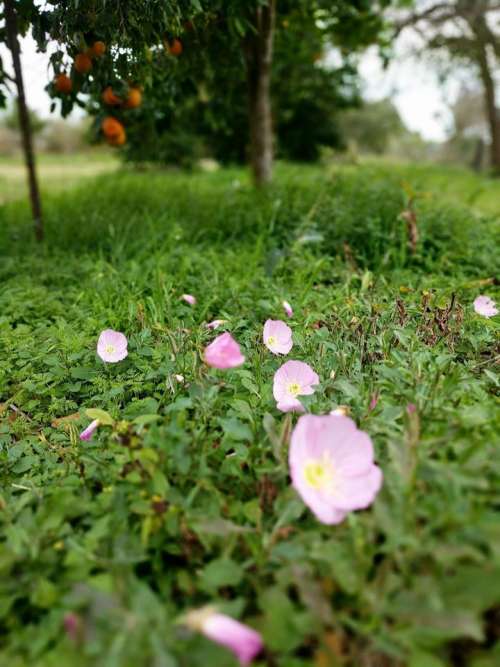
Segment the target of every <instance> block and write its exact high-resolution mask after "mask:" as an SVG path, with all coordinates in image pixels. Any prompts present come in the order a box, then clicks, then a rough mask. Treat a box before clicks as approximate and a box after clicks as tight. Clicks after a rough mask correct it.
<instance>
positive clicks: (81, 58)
mask: <svg viewBox="0 0 500 667" xmlns="http://www.w3.org/2000/svg"><path fill="white" fill-rule="evenodd" d="M74 64H75V69H76V71H77V72H78V73H79V74H87V72H90V70H91V69H92V60H91V59H90V58H89V56H88V55H87V54H86V53H79V54H78V55H77V56H76V57H75V63H74Z"/></svg>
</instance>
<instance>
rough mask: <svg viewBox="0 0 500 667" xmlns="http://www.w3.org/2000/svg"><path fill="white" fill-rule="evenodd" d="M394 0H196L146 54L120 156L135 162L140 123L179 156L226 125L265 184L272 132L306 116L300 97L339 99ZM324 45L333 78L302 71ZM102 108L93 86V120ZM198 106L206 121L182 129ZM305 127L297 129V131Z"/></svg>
mask: <svg viewBox="0 0 500 667" xmlns="http://www.w3.org/2000/svg"><path fill="white" fill-rule="evenodd" d="M394 4H407V2H405V0H400V1H398V0H377V1H373V0H349V1H347V0H281V2H280V3H279V5H277V3H276V0H250V1H248V0H210V1H208V0H206V1H204V2H201V1H200V7H201V9H202V11H200V12H198V13H195V14H194V15H193V16H192V17H191V18H190V19H189V20H187V21H183V22H182V25H181V26H180V32H178V33H177V34H176V33H174V32H172V31H169V33H168V34H167V35H166V36H165V38H164V39H163V40H162V42H161V43H160V44H159V45H158V46H157V47H155V48H154V49H152V50H151V51H150V52H149V55H150V58H151V65H152V68H151V70H150V76H149V77H148V78H147V79H145V80H144V83H145V84H146V86H148V85H149V88H148V89H147V90H146V91H145V93H146V94H145V100H146V106H145V108H143V110H142V112H141V113H138V114H136V115H135V118H133V119H132V120H131V123H130V126H131V129H132V134H131V135H130V139H131V142H130V143H129V144H128V147H127V155H128V156H132V157H133V158H134V159H141V157H142V156H141V151H143V149H144V136H145V135H144V128H145V126H147V127H149V129H150V130H151V128H154V131H153V132H150V134H149V136H150V138H151V145H152V146H155V147H156V146H158V147H159V149H160V150H159V151H158V154H157V159H159V160H162V159H163V152H164V151H163V148H164V147H165V144H166V147H167V152H168V150H170V151H172V150H177V151H178V153H179V157H178V161H179V162H181V163H182V162H183V159H184V155H185V153H186V151H188V152H189V150H193V141H194V152H196V145H197V142H196V139H199V140H201V143H203V142H206V141H207V140H208V142H209V143H212V141H213V139H214V137H215V138H216V140H220V139H222V141H224V131H226V135H225V136H226V137H227V138H228V139H229V142H230V143H231V145H232V146H233V147H236V145H237V146H238V153H239V154H240V155H241V152H242V151H241V145H242V139H241V138H242V137H245V142H244V143H245V145H246V146H248V151H247V153H248V157H249V161H250V165H251V168H252V172H253V176H254V180H255V182H256V184H257V185H262V184H265V183H267V182H269V181H270V179H271V176H272V163H273V153H274V135H275V134H276V133H277V134H280V133H281V134H283V135H286V133H287V130H290V129H292V126H293V122H294V120H293V118H292V119H291V116H293V115H294V112H295V109H291V108H290V106H291V107H295V106H296V105H297V104H298V105H299V106H301V107H302V109H303V111H304V113H306V112H307V110H306V107H307V105H306V104H303V103H302V101H301V98H302V97H304V96H305V97H308V100H309V101H311V100H314V98H316V103H313V105H312V106H313V107H314V108H313V110H314V112H315V113H317V112H318V102H319V103H320V106H321V103H322V102H323V105H324V107H325V106H326V105H328V104H330V105H332V106H335V107H336V106H339V105H342V103H343V99H342V94H339V92H340V91H341V90H342V89H344V88H345V86H344V84H345V82H346V80H347V79H348V78H349V76H351V78H352V72H353V64H354V61H355V54H356V52H358V51H359V50H360V49H361V48H363V47H365V46H367V45H369V44H373V43H376V42H378V43H382V44H383V42H384V38H385V37H386V34H387V33H386V31H385V28H386V23H385V19H384V10H385V9H386V8H387V7H388V6H390V5H394ZM294 40H295V44H292V42H293V41H294ZM305 42H307V43H305ZM332 46H334V47H337V48H339V49H340V50H341V51H342V54H343V56H344V59H345V66H344V67H343V68H342V71H341V74H340V76H339V75H338V73H337V76H334V75H332V72H331V71H328V70H327V69H323V70H322V71H320V69H319V68H317V69H316V70H315V69H314V65H313V63H312V62H311V61H310V60H309V61H308V62H307V72H305V60H304V58H305V59H306V60H307V59H308V58H310V57H311V54H312V55H316V56H317V55H318V54H323V53H325V52H326V51H327V50H328V49H329V48H330V47H332ZM304 75H305V76H304ZM335 93H337V94H335ZM273 104H274V109H273ZM101 106H102V105H101V103H100V99H99V91H96V96H95V99H94V108H93V112H94V113H95V114H96V116H97V117H99V115H100V114H101V113H102V109H101ZM200 109H201V113H202V115H203V116H204V119H202V120H201V125H205V127H204V128H203V129H202V131H201V135H199V134H197V133H196V131H190V129H189V126H191V127H192V129H193V130H196V128H195V127H193V121H192V120H191V118H194V119H195V120H194V125H196V124H198V120H197V119H199V118H200V113H199V111H200ZM325 111H326V109H325V108H323V109H322V110H321V113H320V114H319V117H320V122H322V121H323V120H325V119H326V118H327V114H326V113H325ZM188 119H189V121H188ZM136 120H138V121H139V122H136ZM290 121H291V122H290ZM326 122H328V121H326ZM313 126H315V127H314V129H315V131H316V132H317V130H318V125H317V123H316V124H315V123H314V121H313V120H312V119H311V124H310V125H309V130H310V129H311V127H313ZM221 128H224V129H223V130H222V131H220V130H221ZM276 130H277V132H276ZM309 130H308V129H307V128H305V127H304V133H305V132H306V131H309ZM329 132H330V134H331V132H332V128H329ZM155 133H156V136H155ZM169 134H170V135H171V136H168V135H169ZM160 135H161V136H160ZM159 137H160V139H161V141H160V144H158V141H157V139H158V138H159ZM235 137H238V141H237V142H236V144H235V142H234V138H235ZM295 138H296V137H295ZM287 140H288V137H287ZM318 140H319V136H318ZM313 144H314V142H313ZM302 148H303V147H302ZM215 152H216V153H218V152H219V151H218V150H216V151H215ZM146 153H147V151H146ZM312 153H314V150H312ZM146 159H150V156H148V155H146ZM153 159H154V158H153Z"/></svg>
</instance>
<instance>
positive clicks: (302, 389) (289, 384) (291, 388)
mask: <svg viewBox="0 0 500 667" xmlns="http://www.w3.org/2000/svg"><path fill="white" fill-rule="evenodd" d="M316 384H319V377H318V376H317V374H316V373H315V372H314V371H313V369H312V368H311V367H310V366H309V365H308V364H306V363H304V362H303V361H287V362H286V363H284V364H283V366H281V368H278V370H277V371H276V373H275V374H274V383H273V394H274V398H275V399H276V402H277V406H276V407H277V408H278V410H281V411H282V412H291V411H296V412H303V411H304V407H303V405H302V403H301V402H300V401H299V400H298V399H297V396H309V395H310V394H314V389H313V385H316Z"/></svg>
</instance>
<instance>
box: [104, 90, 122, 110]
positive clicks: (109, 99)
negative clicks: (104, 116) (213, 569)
mask: <svg viewBox="0 0 500 667" xmlns="http://www.w3.org/2000/svg"><path fill="white" fill-rule="evenodd" d="M101 99H102V101H103V102H104V104H106V105H107V106H108V107H116V106H118V105H119V104H121V103H122V99H121V97H118V95H115V94H114V92H113V89H112V88H111V86H108V87H107V88H105V89H104V90H103V92H102V95H101Z"/></svg>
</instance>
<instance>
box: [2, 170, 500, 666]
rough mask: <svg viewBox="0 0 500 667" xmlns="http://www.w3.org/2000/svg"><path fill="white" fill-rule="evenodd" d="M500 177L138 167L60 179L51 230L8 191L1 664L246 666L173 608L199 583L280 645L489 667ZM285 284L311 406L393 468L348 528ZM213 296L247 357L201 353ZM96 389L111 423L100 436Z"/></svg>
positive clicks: (287, 652)
mask: <svg viewBox="0 0 500 667" xmlns="http://www.w3.org/2000/svg"><path fill="white" fill-rule="evenodd" d="M403 183H404V186H403ZM495 190H498V185H497V183H495V182H493V181H491V182H490V181H488V180H484V181H483V180H481V179H480V178H478V177H476V176H470V175H468V174H466V173H465V172H454V171H450V172H447V171H445V170H443V169H435V170H434V171H433V170H432V169H431V168H426V169H423V168H420V167H415V168H410V167H387V166H378V165H365V166H362V167H359V168H357V169H354V168H351V167H348V168H338V167H337V168H334V169H333V170H330V171H328V170H324V169H323V170H320V169H319V168H308V169H301V168H299V167H295V166H291V167H286V166H281V167H280V169H279V170H278V176H277V179H276V183H275V184H274V186H273V187H272V188H271V189H270V190H269V191H268V192H264V193H257V192H255V191H254V190H252V189H251V188H250V187H249V185H248V180H247V175H246V173H244V172H242V171H239V170H227V171H226V170H224V171H221V172H219V173H216V174H193V175H184V174H181V173H154V172H152V173H144V174H138V173H132V172H123V173H121V172H120V173H113V174H106V175H100V176H99V177H98V178H96V179H95V180H91V181H88V182H84V183H82V184H81V186H80V187H78V188H76V189H69V190H65V191H64V192H57V191H55V192H50V188H47V192H48V194H47V196H46V199H45V204H44V205H45V213H46V223H47V239H46V243H45V244H44V246H43V247H38V246H37V245H36V244H35V243H34V242H33V241H32V238H31V236H32V235H31V223H30V220H29V214H28V208H27V206H26V204H25V202H21V201H13V202H11V203H8V204H6V205H4V206H3V207H2V208H1V209H0V251H1V253H2V256H1V257H0V280H1V285H2V289H1V291H0V396H1V397H2V398H1V399H0V401H1V403H2V405H1V406H0V410H1V411H2V419H3V421H2V423H1V425H0V509H1V511H0V575H1V576H0V665H3V664H5V665H7V664H8V665H9V667H28V666H30V667H32V666H34V665H35V666H37V667H38V666H40V667H56V666H58V667H59V666H61V665H71V666H72V667H73V666H75V667H80V666H81V667H87V666H89V667H90V666H92V667H94V666H98V667H128V666H130V667H139V666H140V667H151V666H155V667H156V666H161V667H225V666H228V667H229V666H230V665H236V662H235V661H234V658H232V657H231V655H230V654H229V653H228V652H227V651H225V650H224V649H222V648H220V647H217V646H216V645H215V644H213V643H212V642H210V641H208V640H207V639H205V638H203V637H202V636H199V635H198V634H196V633H191V632H189V631H187V630H186V629H185V628H184V627H183V626H182V625H180V624H179V623H178V620H179V618H180V617H181V616H182V614H184V613H185V612H186V611H189V610H190V609H193V608H196V607H199V606H203V605H205V604H210V605H216V606H217V607H218V608H220V609H221V610H222V611H223V612H224V613H227V614H229V615H231V616H233V617H234V618H238V619H240V620H242V621H244V622H245V623H247V624H249V625H251V626H253V627H254V628H256V629H258V630H259V631H260V632H261V633H262V635H263V639H264V643H265V651H264V652H263V653H262V654H261V655H260V657H259V658H258V659H257V660H256V662H255V664H256V665H261V666H262V667H264V666H266V667H306V666H307V667H330V666H331V667H337V666H339V667H494V666H496V665H498V664H499V661H500V527H499V521H498V508H499V505H500V491H499V489H500V456H499V454H500V438H499V432H500V430H499V426H500V419H499V410H498V387H499V380H498V373H497V369H498V360H499V350H498V318H492V319H486V318H483V317H480V316H479V315H477V314H475V313H474V311H473V309H472V302H473V300H474V299H475V297H476V296H477V295H478V294H488V295H489V296H491V297H493V298H496V299H497V300H498V299H499V296H500V295H499V289H498V281H497V280H495V276H496V274H498V240H499V217H500V211H499V210H498V207H496V206H495V197H494V193H495ZM477 193H480V194H477ZM408 197H413V198H414V201H415V204H414V206H415V213H416V221H417V222H416V224H417V228H418V241H417V243H416V246H415V248H414V252H413V251H412V249H411V247H410V245H409V242H408V241H409V239H408V233H407V225H406V223H405V222H404V221H403V220H402V219H401V217H400V214H401V213H402V211H404V210H405V208H406V207H407V206H408ZM183 293H190V294H193V295H195V296H196V297H197V299H198V302H197V304H196V306H194V307H192V306H189V305H188V304H186V303H185V302H184V301H182V300H181V298H180V296H181V295H182V294H183ZM283 299H287V300H288V301H289V302H290V303H291V304H292V306H293V308H294V316H293V317H292V318H291V319H290V320H289V324H290V326H291V327H292V330H293V340H294V347H293V349H292V351H291V352H290V353H289V354H288V355H287V357H286V358H287V359H298V360H302V361H306V362H307V363H309V364H310V365H311V366H312V367H313V368H314V370H315V371H316V372H317V373H318V375H319V378H320V386H319V387H318V388H317V390H316V392H315V394H314V395H313V396H311V397H310V398H309V400H308V401H307V407H308V410H310V411H311V412H312V413H314V414H326V413H328V412H329V411H330V410H331V409H332V408H335V407H337V406H339V405H343V406H347V407H348V409H349V411H350V414H351V416H352V418H353V419H354V420H355V421H356V422H357V424H358V425H359V427H360V428H362V429H363V430H364V431H366V432H367V433H368V434H369V435H370V436H371V438H372V440H373V443H374V448H375V455H376V460H377V463H378V464H379V465H380V467H381V468H382V470H383V474H384V484H383V487H382V490H381V492H380V494H379V495H378V497H377V498H376V500H375V503H374V504H373V506H372V507H370V508H369V509H367V510H364V511H360V512H356V513H351V514H349V515H348V516H347V518H346V519H345V521H344V522H343V523H340V524H339V525H336V526H325V525H322V524H321V523H319V522H318V521H317V519H315V517H314V515H313V514H312V513H311V512H310V511H309V509H307V508H306V506H305V505H304V504H303V503H302V501H301V500H300V498H299V497H298V495H297V494H296V492H295V491H294V489H293V488H292V487H291V485H290V479H289V471H288V464H287V448H288V434H289V429H290V426H291V425H293V423H295V421H296V417H293V418H291V417H290V416H286V415H284V414H282V413H281V412H279V411H278V410H277V409H276V403H275V401H274V398H273V394H272V383H273V375H274V373H275V371H276V370H277V369H278V368H279V366H280V365H281V363H283V361H284V359H279V358H277V357H275V356H273V355H272V354H271V353H270V352H269V351H268V350H267V349H266V348H265V347H264V346H263V345H262V327H263V324H264V322H265V320H266V319H267V318H273V319H281V318H283V319H285V317H284V313H283V310H282V306H281V302H282V300H283ZM214 318H223V319H225V320H227V322H226V325H225V328H226V329H227V330H228V331H230V332H231V333H232V335H233V336H234V337H235V338H236V339H237V340H238V342H239V343H240V344H241V346H242V349H243V352H244V354H245V355H246V362H245V364H244V365H243V366H241V367H240V368H238V369H234V370H230V371H215V370H210V369H208V368H207V367H206V365H205V364H204V363H203V360H202V351H203V348H204V347H205V346H206V345H207V344H208V343H209V342H210V341H211V340H212V339H213V338H214V337H215V335H216V334H217V333H218V332H210V331H207V329H206V327H205V326H204V323H206V322H208V321H210V320H212V319H214ZM106 328H113V329H116V330H119V331H122V332H124V333H125V334H126V336H127V337H128V339H129V356H128V357H127V358H126V359H125V360H124V361H122V362H120V363H119V364H115V365H104V364H103V362H102V361H101V360H100V359H99V358H98V357H97V356H96V352H95V350H96V343H97V338H98V336H99V333H100V332H101V331H102V330H103V329H106ZM221 330H222V329H220V330H219V331H221ZM175 374H182V375H183V376H184V382H183V383H179V382H178V381H176V380H175ZM408 406H410V409H409V408H408ZM413 406H414V407H413ZM89 408H97V409H101V410H105V411H107V412H108V413H109V414H110V415H111V416H112V418H113V419H114V420H115V421H114V425H113V426H103V427H101V428H100V429H98V431H97V433H96V435H95V436H94V438H93V439H92V440H90V441H88V442H83V441H80V440H79V438H78V433H79V432H80V431H81V429H82V428H83V427H84V426H86V425H87V424H88V422H89V418H88V416H87V415H86V412H85V411H86V410H87V409H89ZM290 420H291V421H290ZM291 422H292V423H291ZM68 614H72V616H71V617H70V618H71V619H72V629H70V630H68V618H69V617H68ZM65 619H66V625H65ZM64 627H66V631H65V630H64Z"/></svg>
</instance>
